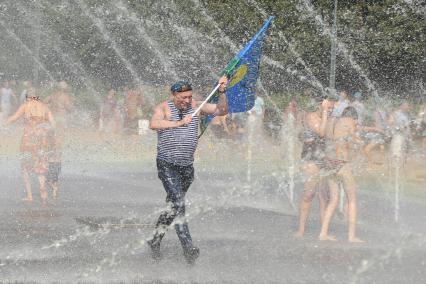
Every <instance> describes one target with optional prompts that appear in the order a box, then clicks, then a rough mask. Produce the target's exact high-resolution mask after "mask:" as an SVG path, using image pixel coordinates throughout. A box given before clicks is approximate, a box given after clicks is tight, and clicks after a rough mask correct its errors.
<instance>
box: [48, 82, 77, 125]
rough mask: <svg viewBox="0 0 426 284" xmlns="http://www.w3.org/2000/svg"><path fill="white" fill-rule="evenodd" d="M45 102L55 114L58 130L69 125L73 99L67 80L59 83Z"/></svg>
mask: <svg viewBox="0 0 426 284" xmlns="http://www.w3.org/2000/svg"><path fill="white" fill-rule="evenodd" d="M44 102H45V103H46V104H47V106H48V107H49V109H50V110H51V111H52V113H53V115H54V116H55V121H56V124H57V129H58V130H64V129H65V128H67V127H68V115H69V113H70V112H71V111H72V109H73V101H72V98H71V95H70V93H69V87H68V84H67V83H66V82H65V81H61V82H59V83H58V85H57V87H56V89H55V91H54V92H53V94H52V95H50V96H48V97H47V98H45V100H44Z"/></svg>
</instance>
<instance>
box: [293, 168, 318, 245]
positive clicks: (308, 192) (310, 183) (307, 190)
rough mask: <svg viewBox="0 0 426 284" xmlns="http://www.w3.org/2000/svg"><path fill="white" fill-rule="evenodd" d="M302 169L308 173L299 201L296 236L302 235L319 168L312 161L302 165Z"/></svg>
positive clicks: (315, 187)
mask: <svg viewBox="0 0 426 284" xmlns="http://www.w3.org/2000/svg"><path fill="white" fill-rule="evenodd" d="M302 170H303V171H304V172H305V174H307V175H308V178H307V180H306V182H305V184H304V189H303V193H302V196H301V198H300V203H299V228H298V230H297V232H296V233H295V236H296V237H303V236H304V234H305V225H306V221H307V219H308V216H309V211H310V209H311V204H312V200H313V199H314V197H315V192H316V190H317V185H318V183H319V168H318V166H317V165H315V164H314V163H309V164H307V165H305V166H303V168H302Z"/></svg>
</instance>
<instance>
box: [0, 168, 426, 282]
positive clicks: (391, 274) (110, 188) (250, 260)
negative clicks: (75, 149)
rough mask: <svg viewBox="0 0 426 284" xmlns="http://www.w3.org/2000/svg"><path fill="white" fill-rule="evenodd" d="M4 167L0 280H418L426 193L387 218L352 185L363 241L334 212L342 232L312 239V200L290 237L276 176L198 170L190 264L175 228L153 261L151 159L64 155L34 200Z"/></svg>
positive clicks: (156, 191)
mask: <svg viewBox="0 0 426 284" xmlns="http://www.w3.org/2000/svg"><path fill="white" fill-rule="evenodd" d="M196 168H197V165H196ZM3 173H4V176H3V177H2V179H1V182H0V186H1V188H2V190H1V192H0V204H1V211H0V214H1V217H0V220H1V221H0V231H1V235H0V243H1V247H2V249H1V251H0V278H1V280H2V282H12V281H23V282H76V281H80V282H115V281H116V282H133V283H144V282H146V283H151V282H154V283H402V282H406V283H424V282H425V281H426V238H425V236H426V226H425V225H424V220H426V218H425V217H426V206H425V205H426V204H425V203H424V201H423V202H422V201H421V200H417V201H416V200H412V199H408V198H407V199H405V200H404V201H403V203H402V206H401V222H400V223H399V224H396V223H395V222H394V221H393V215H392V214H393V213H392V204H391V202H390V201H389V200H387V199H386V198H384V197H383V196H381V195H380V194H374V193H371V192H368V191H361V195H360V198H359V204H360V209H359V210H360V225H359V235H360V237H362V238H363V239H364V240H366V241H367V242H366V243H363V244H350V243H348V242H347V241H345V232H346V226H345V224H344V222H343V221H342V218H341V217H339V216H336V218H335V219H334V222H333V225H332V231H333V233H335V234H336V235H337V237H338V238H339V241H338V242H319V241H317V240H316V235H317V233H318V231H319V225H318V223H319V222H318V218H317V217H316V216H317V209H316V208H313V211H312V214H311V215H312V218H311V220H310V223H309V224H308V227H307V236H306V237H305V238H304V239H296V238H294V237H293V231H294V228H295V227H296V224H297V217H296V213H295V212H294V210H293V209H292V207H291V206H290V203H289V202H288V200H287V198H286V196H285V195H284V194H283V193H282V192H280V191H278V190H277V189H276V187H275V185H274V183H273V182H271V183H268V182H266V184H265V180H263V181H262V183H261V184H260V185H259V184H257V186H256V188H254V187H255V185H256V182H254V183H253V185H252V187H248V186H247V185H245V186H243V184H242V183H241V180H242V179H243V177H242V176H237V175H234V174H229V173H228V174H223V173H220V172H219V171H217V172H215V171H210V172H205V171H198V172H197V176H196V181H195V182H194V184H193V186H192V187H191V188H190V191H189V194H188V218H189V224H190V229H191V232H192V235H193V238H194V242H195V244H196V245H197V246H199V247H200V250H201V255H200V258H199V259H198V261H197V262H196V264H195V265H193V266H189V265H187V264H186V263H185V261H184V258H183V255H182V250H181V248H180V244H179V241H178V239H177V237H176V234H175V232H174V230H170V231H169V232H168V234H167V235H166V238H165V239H164V242H163V243H162V248H161V249H162V253H163V258H162V260H161V261H160V262H155V261H153V260H152V259H151V257H150V254H149V251H148V249H147V246H146V244H145V240H146V239H147V238H148V237H149V236H150V234H151V232H152V230H153V227H152V225H153V223H154V222H155V221H156V218H157V216H158V214H159V212H160V211H161V210H162V208H163V206H164V198H165V194H164V192H163V189H162V187H161V184H160V182H159V180H158V179H157V178H156V172H155V168H154V164H153V163H150V162H148V163H145V164H140V165H138V164H137V163H136V164H133V166H131V167H126V165H125V164H123V163H122V164H116V165H114V164H112V165H111V164H110V165H108V166H105V164H99V165H97V164H96V163H92V164H86V165H79V164H72V163H69V164H68V167H67V166H65V167H64V173H63V176H62V179H63V180H62V183H63V185H62V189H61V193H60V198H59V200H57V201H55V202H53V201H51V202H50V203H49V205H48V206H46V207H42V206H41V205H40V204H39V203H38V199H37V198H38V194H36V195H35V201H34V203H33V204H25V203H23V202H22V201H20V198H22V195H23V193H22V190H21V186H22V182H21V180H20V176H19V172H16V171H14V170H13V168H11V169H5V170H4V171H3ZM254 180H256V178H255V179H254ZM268 185H269V187H268ZM296 188H300V185H296ZM314 203H316V201H315V202H314ZM314 207H315V206H314Z"/></svg>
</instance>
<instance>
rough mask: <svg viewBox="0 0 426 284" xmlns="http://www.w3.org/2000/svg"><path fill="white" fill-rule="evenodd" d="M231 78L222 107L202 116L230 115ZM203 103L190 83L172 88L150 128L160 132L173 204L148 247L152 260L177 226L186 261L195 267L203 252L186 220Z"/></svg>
mask: <svg viewBox="0 0 426 284" xmlns="http://www.w3.org/2000/svg"><path fill="white" fill-rule="evenodd" d="M227 83H228V80H227V78H226V77H225V76H224V77H221V78H220V79H219V84H220V87H219V89H218V91H219V93H221V95H220V97H219V102H218V104H211V103H206V104H204V105H203V106H202V107H201V109H200V110H201V112H203V113H205V114H209V115H215V116H221V115H225V114H227V113H228V105H227V102H226V97H225V95H224V92H225V86H226V84H227ZM201 103H202V102H199V101H195V100H193V92H192V86H191V84H190V83H189V82H187V81H178V82H176V83H175V84H173V85H172V87H171V96H170V98H169V99H168V100H167V101H165V102H162V103H160V104H159V105H157V106H156V107H155V109H154V113H153V115H152V118H151V120H150V125H149V127H150V128H151V129H152V130H155V131H157V137H158V142H157V170H158V177H159V178H160V180H161V182H162V183H163V186H164V189H165V191H166V194H167V197H166V202H167V203H168V204H169V206H168V209H166V210H165V211H164V212H163V213H162V214H161V215H160V217H159V218H158V221H157V224H156V228H155V231H154V234H153V236H152V238H151V239H150V240H148V244H149V246H150V248H151V253H152V257H153V258H154V259H156V260H158V259H159V258H160V257H161V254H160V243H161V240H162V239H163V237H164V235H165V232H166V230H167V228H168V227H169V226H170V225H172V223H173V224H174V226H175V230H176V233H177V235H178V237H179V240H180V242H181V245H182V248H183V252H184V257H185V259H186V261H187V262H188V263H189V264H193V263H194V261H195V259H197V257H198V256H199V249H198V248H197V247H195V246H194V245H193V242H192V238H191V235H190V233H189V228H188V223H187V221H186V220H185V195H186V193H187V191H188V188H189V186H190V185H191V183H192V181H193V180H194V167H193V162H194V152H195V149H196V147H197V141H198V122H199V118H198V113H196V109H197V108H198V107H199V106H200V105H201Z"/></svg>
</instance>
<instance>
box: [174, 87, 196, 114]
mask: <svg viewBox="0 0 426 284" xmlns="http://www.w3.org/2000/svg"><path fill="white" fill-rule="evenodd" d="M173 97H174V103H175V106H176V108H177V109H180V110H186V109H188V108H189V107H190V106H191V103H192V91H186V92H179V93H173Z"/></svg>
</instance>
